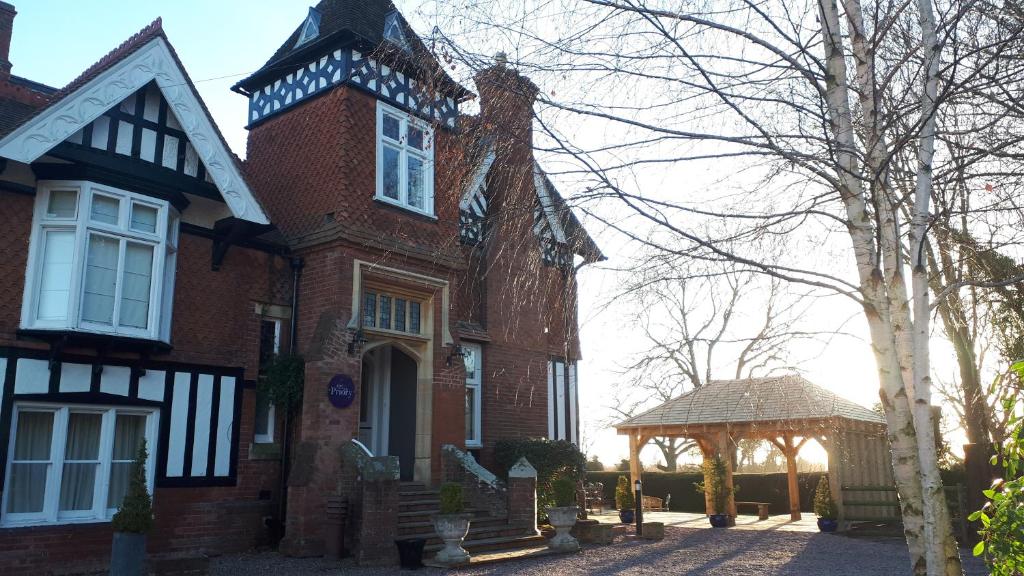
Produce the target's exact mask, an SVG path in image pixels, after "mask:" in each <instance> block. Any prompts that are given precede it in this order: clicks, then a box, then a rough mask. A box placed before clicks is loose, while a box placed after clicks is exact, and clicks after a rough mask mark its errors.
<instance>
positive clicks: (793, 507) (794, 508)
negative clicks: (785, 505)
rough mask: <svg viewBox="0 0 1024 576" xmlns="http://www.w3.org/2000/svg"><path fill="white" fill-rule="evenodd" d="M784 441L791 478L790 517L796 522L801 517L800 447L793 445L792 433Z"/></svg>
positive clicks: (783, 438)
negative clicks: (797, 471)
mask: <svg viewBox="0 0 1024 576" xmlns="http://www.w3.org/2000/svg"><path fill="white" fill-rule="evenodd" d="M782 441H783V443H784V446H785V447H786V450H785V451H784V452H785V455H786V475H787V478H788V480H789V519H790V520H792V521H794V522H795V521H797V520H799V519H800V484H799V482H798V481H797V475H796V455H797V452H798V449H797V447H796V446H794V445H793V435H792V434H786V435H785V436H783V437H782Z"/></svg>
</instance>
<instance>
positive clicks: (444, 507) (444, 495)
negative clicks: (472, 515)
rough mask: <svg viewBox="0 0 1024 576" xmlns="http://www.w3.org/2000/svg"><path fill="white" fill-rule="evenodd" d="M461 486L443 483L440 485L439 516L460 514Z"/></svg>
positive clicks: (462, 507)
mask: <svg viewBox="0 0 1024 576" xmlns="http://www.w3.org/2000/svg"><path fill="white" fill-rule="evenodd" d="M464 509H465V508H464V506H463V503H462V484H459V483H457V482H445V483H444V484H442V485H441V514H462V511H463V510H464Z"/></svg>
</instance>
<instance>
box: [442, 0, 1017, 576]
mask: <svg viewBox="0 0 1024 576" xmlns="http://www.w3.org/2000/svg"><path fill="white" fill-rule="evenodd" d="M446 9H447V10H450V12H448V13H447V14H442V17H441V18H440V22H441V23H442V24H443V25H444V26H443V29H444V30H445V31H446V33H447V34H448V35H447V36H445V37H439V38H438V40H439V41H442V42H447V44H446V46H447V48H448V49H449V50H450V51H451V53H452V54H454V57H455V59H456V60H457V61H458V62H459V64H460V65H463V66H466V65H468V67H469V68H476V67H481V66H486V65H489V59H488V57H487V56H486V52H482V51H480V52H477V53H473V52H472V51H470V50H468V49H467V48H466V47H474V48H476V47H483V48H484V50H487V49H493V48H495V47H497V48H500V49H503V50H507V51H509V52H510V54H511V60H512V61H513V62H514V65H515V66H516V67H518V68H519V69H520V71H521V72H523V73H524V74H526V75H529V76H531V78H533V79H534V81H535V82H537V84H538V85H539V86H541V88H542V94H541V97H540V102H541V107H540V109H539V111H538V115H537V121H536V125H537V127H538V128H539V129H540V130H542V131H543V133H544V136H545V137H544V138H538V139H537V149H538V150H537V151H538V154H542V155H547V157H548V158H549V159H551V162H550V163H548V164H547V165H549V166H550V165H552V164H553V163H559V162H560V165H561V166H563V167H564V168H563V170H562V171H561V173H560V174H559V173H552V176H553V177H554V178H556V179H559V178H560V179H561V180H562V181H564V182H572V183H573V184H574V188H575V190H576V194H575V196H574V198H573V200H574V202H575V203H576V204H577V206H578V207H579V208H581V209H582V210H585V211H586V212H588V214H589V216H590V218H591V220H592V221H595V222H599V223H602V224H604V225H605V226H606V227H607V228H608V229H609V230H610V231H611V233H612V234H614V235H617V236H618V237H621V238H625V239H627V240H628V241H630V242H633V243H635V244H637V245H639V246H642V247H643V248H645V249H650V250H658V251H660V252H661V253H662V254H663V257H664V259H665V260H666V261H674V262H675V264H676V266H677V268H678V269H680V270H687V269H690V268H693V267H697V268H699V266H694V265H695V264H697V265H702V264H707V263H715V264H722V263H727V264H728V265H729V266H730V267H732V269H734V270H737V271H742V272H751V273H756V274H760V275H764V276H767V277H770V278H774V279H776V280H778V281H780V282H784V283H786V284H787V285H790V286H802V287H804V288H805V289H807V288H810V289H816V290H821V291H825V292H829V293H832V294H835V295H837V296H840V297H842V298H844V299H846V301H848V302H852V303H853V304H854V305H855V306H857V307H858V308H859V309H860V310H861V312H862V317H863V319H864V322H865V325H866V327H867V330H868V333H869V334H870V344H871V347H872V350H873V352H874V355H875V359H876V372H877V376H878V383H879V397H880V400H881V405H882V408H883V411H884V414H885V418H886V421H887V423H888V431H889V432H888V435H889V443H890V447H891V452H892V463H893V470H894V473H895V478H896V484H897V489H898V493H899V496H900V507H901V511H902V515H903V523H904V531H905V535H906V540H907V545H908V549H909V551H910V559H911V563H912V567H913V570H914V573H915V574H928V575H953V574H959V573H960V572H961V568H960V561H959V555H958V550H957V547H956V542H955V540H954V539H953V536H952V527H951V525H950V519H949V515H948V508H947V505H946V502H945V496H944V493H943V490H942V485H941V479H940V477H939V470H938V465H937V456H936V446H935V437H934V427H933V426H932V422H931V419H932V412H931V409H930V405H931V403H932V396H933V393H932V383H931V363H930V358H929V344H930V341H929V338H930V334H931V327H930V323H929V318H930V314H931V312H932V307H933V303H932V301H931V299H930V296H929V281H930V280H931V275H932V269H931V265H930V263H929V261H928V258H927V241H928V238H929V235H930V234H931V231H932V230H931V226H932V224H933V214H932V209H933V205H932V196H933V192H934V186H935V180H936V175H937V174H942V173H943V172H944V170H945V169H946V168H947V166H946V165H945V163H946V162H948V160H949V157H950V154H948V150H947V149H945V148H941V147H937V146H936V140H937V132H938V130H937V121H936V118H937V117H938V116H940V115H941V113H942V110H943V109H944V107H947V106H951V105H954V104H955V103H957V102H963V101H964V100H965V99H966V98H967V97H968V96H970V97H971V98H984V99H986V100H987V101H995V100H1000V99H1005V97H1006V95H1005V94H1003V93H1002V91H1003V90H1004V88H1005V87H1006V86H1008V85H1011V84H1012V83H1013V82H1014V81H1015V80H1016V78H1013V77H1011V76H1010V75H1011V74H1012V73H1013V69H1014V67H1013V66H1008V65H1006V63H1007V62H1009V61H1011V60H1012V58H1011V57H1010V56H1008V52H1010V51H1012V50H1013V49H1014V48H1015V47H1016V46H1019V44H1020V26H1019V25H1018V23H1017V21H1018V20H1019V19H1018V18H1015V17H1013V16H1010V15H1008V14H1016V11H1015V9H1013V7H1011V9H1005V10H1004V9H1003V6H1002V5H1000V6H992V5H989V4H987V3H982V2H972V1H970V0H963V1H957V0H940V1H939V2H938V3H933V2H932V1H931V0H910V1H907V2H900V1H888V0H873V1H869V0H803V1H797V2H783V1H781V0H765V1H761V2H755V1H752V0H718V1H714V2H712V1H702V0H683V1H671V0H586V1H569V0H566V1H557V0H536V1H534V2H529V3H527V4H526V5H525V6H524V7H522V8H520V5H518V4H516V5H514V6H510V5H509V4H502V3H499V2H482V1H479V0H477V1H473V0H466V1H463V2H454V3H452V4H450V5H446ZM968 22H970V23H972V27H971V32H972V36H971V37H970V38H969V39H965V38H964V37H962V36H961V35H962V34H963V31H962V30H961V28H960V26H961V25H964V24H965V23H968ZM992 122H993V123H994V124H996V125H1000V126H1004V127H1005V126H1007V125H1006V124H1005V123H1003V122H1004V120H1003V118H1002V117H1000V116H998V115H997V116H996V117H994V118H993V120H992ZM996 152H998V151H996V150H993V149H981V150H978V151H976V153H977V154H978V157H979V159H983V158H986V157H991V156H992V155H993V154H994V153H996ZM901 165H903V166H909V169H907V170H900V166H901ZM708 166H715V167H717V170H720V171H721V176H720V177H717V178H712V177H707V176H705V177H704V178H703V179H697V178H689V179H688V178H687V177H686V176H687V175H690V176H692V175H694V174H696V173H697V171H692V172H691V170H693V169H694V168H695V167H704V171H705V172H707V171H708V169H707V167H708ZM658 174H671V175H672V176H671V177H662V178H659V177H658V176H657V175H658ZM991 209H992V210H999V209H1007V210H1010V209H1011V207H1009V206H1006V205H1005V204H999V205H993V206H992V207H991ZM1018 224H1019V222H1018ZM776 238H785V243H786V246H787V248H788V250H787V253H785V254H783V255H781V256H780V257H778V258H766V257H765V256H764V253H763V252H761V251H760V250H759V247H760V246H761V245H762V244H763V243H764V242H766V241H768V240H770V239H776ZM1002 281H1007V280H1006V279H1000V280H997V282H1002ZM968 282H970V280H968ZM944 297H945V294H937V295H936V299H937V300H941V298H944Z"/></svg>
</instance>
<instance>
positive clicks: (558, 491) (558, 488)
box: [551, 478, 576, 507]
mask: <svg viewBox="0 0 1024 576" xmlns="http://www.w3.org/2000/svg"><path fill="white" fill-rule="evenodd" d="M551 491H552V493H553V496H554V499H555V506H558V507H565V506H575V505H576V483H575V482H573V481H572V479H570V478H556V479H555V481H554V482H552V483H551Z"/></svg>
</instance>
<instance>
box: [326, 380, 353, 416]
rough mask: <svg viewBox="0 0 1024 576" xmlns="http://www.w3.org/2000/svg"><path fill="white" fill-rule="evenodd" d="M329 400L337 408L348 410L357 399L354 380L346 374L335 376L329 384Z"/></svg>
mask: <svg viewBox="0 0 1024 576" xmlns="http://www.w3.org/2000/svg"><path fill="white" fill-rule="evenodd" d="M327 398H328V399H329V400H330V401H331V404H333V405H334V407H335V408H348V407H349V406H351V405H352V401H353V400H355V399H356V385H355V384H353V383H352V378H349V377H348V376H346V375H344V374H335V375H334V377H333V378H331V381H330V383H328V384H327Z"/></svg>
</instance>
